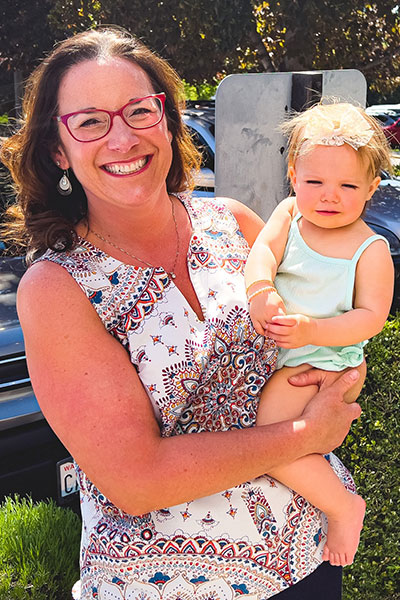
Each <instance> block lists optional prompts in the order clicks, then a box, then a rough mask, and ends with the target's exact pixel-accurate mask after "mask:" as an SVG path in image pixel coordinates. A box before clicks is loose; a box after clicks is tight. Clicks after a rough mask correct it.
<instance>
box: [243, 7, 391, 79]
mask: <svg viewBox="0 0 400 600" xmlns="http://www.w3.org/2000/svg"><path fill="white" fill-rule="evenodd" d="M255 15H256V18H257V21H258V23H259V33H260V36H261V38H262V41H263V44H264V45H265V47H266V49H267V52H268V53H269V56H270V58H271V63H272V65H273V69H274V70H277V71H292V70H308V69H340V68H356V69H359V70H360V71H362V72H363V73H364V75H365V76H366V78H367V79H368V80H369V81H370V82H371V84H372V85H373V87H375V88H377V89H381V90H382V91H383V90H385V89H388V88H390V86H393V84H394V83H395V85H396V82H395V80H396V77H397V73H398V70H399V65H400V19H399V13H398V3H397V0H379V1H376V2H366V1H365V0H352V1H351V2H348V0H318V2H317V1H315V0H273V1H271V2H261V3H259V4H258V6H256V7H255ZM397 85H398V84H397Z"/></svg>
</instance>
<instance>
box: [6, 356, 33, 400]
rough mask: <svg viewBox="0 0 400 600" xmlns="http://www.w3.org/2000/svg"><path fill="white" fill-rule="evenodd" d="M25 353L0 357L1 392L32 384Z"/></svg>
mask: <svg viewBox="0 0 400 600" xmlns="http://www.w3.org/2000/svg"><path fill="white" fill-rule="evenodd" d="M30 382H31V380H30V378H29V374H28V368H27V366H26V356H25V354H24V353H20V354H15V355H12V356H7V357H6V358H2V359H0V393H1V392H6V391H7V390H13V389H15V388H19V387H25V386H27V385H30Z"/></svg>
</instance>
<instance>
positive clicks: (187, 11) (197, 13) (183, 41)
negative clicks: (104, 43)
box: [50, 0, 256, 82]
mask: <svg viewBox="0 0 400 600" xmlns="http://www.w3.org/2000/svg"><path fill="white" fill-rule="evenodd" d="M77 5H79V9H78V8H77ZM252 9H253V7H252V3H251V2H250V1H249V0H163V1H159V0H147V2H143V1H142V0H140V1H139V0H94V1H92V0H83V1H78V2H77V1H76V0H59V1H58V2H56V5H55V7H54V9H53V10H52V12H51V14H50V20H51V23H52V26H53V27H54V28H56V29H57V31H58V32H62V33H68V31H71V29H72V31H74V32H75V31H78V30H82V29H85V28H86V27H87V26H90V25H93V24H94V23H96V24H103V23H114V24H116V25H120V26H123V27H124V28H126V29H127V30H128V31H130V32H131V33H133V34H134V35H136V36H138V37H139V38H141V39H142V40H143V41H144V43H146V44H147V45H149V46H150V47H151V48H152V49H153V50H156V51H157V52H158V53H159V54H160V55H161V56H163V58H166V59H167V60H169V61H170V62H171V64H172V65H173V66H174V67H175V68H176V69H177V70H178V72H179V74H180V75H181V76H182V77H184V78H185V79H186V80H188V81H191V82H201V81H204V80H212V79H213V78H214V77H215V75H216V74H217V73H218V72H230V71H232V70H233V69H234V68H237V66H238V52H237V48H238V47H239V46H247V44H248V38H249V37H250V35H251V30H253V31H254V33H255V32H256V21H255V18H254V16H253V11H252ZM61 17H63V18H64V23H65V22H66V23H68V25H67V26H65V25H63V21H62V18H61Z"/></svg>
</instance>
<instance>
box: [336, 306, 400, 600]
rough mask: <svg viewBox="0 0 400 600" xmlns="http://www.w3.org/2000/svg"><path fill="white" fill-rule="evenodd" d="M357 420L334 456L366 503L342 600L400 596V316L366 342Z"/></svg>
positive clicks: (387, 599)
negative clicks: (359, 408)
mask: <svg viewBox="0 0 400 600" xmlns="http://www.w3.org/2000/svg"><path fill="white" fill-rule="evenodd" d="M366 356H367V364H368V374H367V379H366V382H365V385H364V389H363V391H362V393H361V396H360V404H361V406H362V409H363V413H362V415H361V418H360V419H359V421H357V423H355V424H354V425H353V427H352V430H351V432H350V434H349V435H348V436H347V438H346V440H345V442H344V444H343V445H342V447H341V448H340V449H339V450H338V451H337V454H338V456H339V457H340V458H341V459H342V460H343V462H344V464H345V465H346V466H347V467H348V468H349V470H350V471H351V472H352V474H353V476H354V479H355V481H356V484H357V487H358V491H359V493H360V494H361V495H362V496H363V498H364V499H365V500H366V502H367V512H366V517H365V521H364V529H363V531H362V534H361V543H360V547H359V550H358V553H357V555H356V560H355V562H354V564H353V565H352V566H350V567H346V568H345V570H344V573H345V576H344V596H343V600H377V599H378V598H379V600H400V559H399V549H400V513H399V508H398V507H399V505H400V413H399V410H400V408H399V407H400V318H399V317H398V318H391V319H389V321H388V322H387V323H386V325H385V327H384V329H383V331H382V332H381V333H380V334H379V335H378V336H376V337H375V338H374V339H373V340H372V341H371V342H369V344H368V345H367V346H366Z"/></svg>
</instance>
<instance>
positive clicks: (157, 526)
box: [42, 195, 352, 600]
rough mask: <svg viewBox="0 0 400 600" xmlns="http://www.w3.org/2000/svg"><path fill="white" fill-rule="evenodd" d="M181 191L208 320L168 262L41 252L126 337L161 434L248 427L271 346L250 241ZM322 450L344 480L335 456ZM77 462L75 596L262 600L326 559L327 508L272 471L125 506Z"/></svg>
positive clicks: (92, 250) (82, 247)
mask: <svg viewBox="0 0 400 600" xmlns="http://www.w3.org/2000/svg"><path fill="white" fill-rule="evenodd" d="M179 198H180V200H181V201H182V202H183V203H184V205H185V207H186V210H187V212H188V214H189V217H190V219H191V222H192V228H193V234H192V238H191V242H190V247H189V251H188V257H187V261H188V269H189V273H190V277H191V279H192V283H193V286H194V288H195V290H196V293H197V296H198V298H199V301H200V305H201V307H202V311H203V315H204V321H200V320H199V319H198V318H197V316H196V314H195V313H194V311H193V310H192V308H191V307H190V305H189V304H188V303H187V301H186V299H185V298H184V296H183V295H182V294H181V292H180V291H179V289H178V288H177V287H175V286H174V283H173V280H171V279H170V278H169V276H168V275H167V274H166V272H165V271H164V270H163V269H162V268H138V267H135V266H131V265H126V264H124V263H121V262H120V261H118V260H116V259H114V258H112V257H111V256H109V255H107V254H105V253H104V252H103V251H101V250H99V249H98V248H96V247H95V246H93V245H92V244H91V243H89V242H88V241H87V240H84V239H80V241H79V245H78V247H77V248H75V249H74V250H73V251H71V252H62V253H59V252H58V253H55V252H52V251H48V252H47V253H46V254H45V255H44V256H43V257H42V260H43V259H45V260H51V261H54V262H56V263H58V264H61V265H62V266H63V267H64V268H65V269H67V270H68V272H69V273H70V274H71V275H72V277H73V278H74V279H75V280H76V281H77V283H78V284H79V285H80V287H81V288H82V290H83V292H84V293H85V294H86V295H87V297H88V298H89V299H90V301H91V303H92V305H93V307H94V309H95V310H96V311H97V313H98V315H99V317H100V318H101V320H102V321H103V323H104V327H106V329H107V330H108V331H109V332H110V334H111V335H113V336H115V337H116V338H117V339H118V340H119V341H120V342H121V344H123V345H124V347H125V348H126V349H127V351H128V352H129V354H130V357H131V361H132V363H133V365H134V367H135V368H136V369H137V372H138V374H139V377H140V379H141V381H142V383H143V385H144V387H145V389H146V390H147V393H148V395H149V398H150V401H151V402H152V405H153V407H154V412H155V415H156V417H157V419H158V422H159V425H160V429H161V432H162V435H163V436H172V435H180V434H182V433H196V432H200V431H219V430H227V429H232V428H236V429H240V428H244V427H252V426H253V425H254V424H255V419H256V412H257V403H258V399H259V394H260V390H261V388H262V387H263V385H264V384H265V383H266V381H267V380H268V378H269V376H270V375H271V374H272V371H273V368H274V364H275V360H276V349H275V346H274V345H273V343H272V342H270V341H268V340H266V341H264V338H263V337H261V336H259V335H258V334H257V333H256V332H255V331H254V329H253V327H252V324H251V320H250V318H249V314H248V311H247V302H246V294H245V285H244V278H243V268H244V264H245V261H246V258H247V255H248V252H249V248H248V245H247V243H246V241H245V239H244V237H243V235H242V233H241V231H240V230H239V227H238V223H237V221H236V220H235V218H234V216H233V215H232V213H231V212H230V211H229V210H228V209H227V208H226V207H225V206H224V205H223V204H222V203H220V202H218V201H217V200H210V199H194V198H191V197H189V196H186V195H181V196H179ZM104 443H107V442H106V441H105V442H104ZM329 459H330V461H331V463H332V466H333V468H334V469H335V470H336V472H337V474H338V475H339V476H340V477H341V479H342V480H344V481H345V483H346V484H347V485H348V487H350V488H351V486H352V481H351V478H350V476H349V474H348V473H347V471H346V470H345V469H344V467H343V466H342V465H341V463H340V462H339V461H338V459H336V458H335V457H334V456H333V455H330V456H329ZM77 471H78V477H79V481H80V487H81V509H82V518H83V532H82V544H81V596H80V597H81V600H89V599H90V600H92V599H98V600H162V599H167V598H168V600H178V599H180V600H191V599H198V600H200V599H201V600H217V599H218V600H234V599H238V598H239V596H240V597H241V596H245V597H246V598H248V599H249V600H256V599H257V600H265V599H267V598H270V597H271V596H273V595H275V594H277V593H279V592H280V591H283V590H284V589H286V588H287V587H288V586H290V585H293V584H295V583H296V582H297V581H299V580H300V579H302V578H303V577H305V576H306V575H308V574H310V573H311V572H312V571H313V570H314V569H315V568H316V567H317V566H318V565H319V564H320V561H321V554H322V548H323V544H324V541H325V530H326V523H325V519H322V518H321V514H320V512H319V511H318V510H317V509H315V508H314V507H312V506H311V505H310V504H309V503H308V502H307V501H306V500H304V499H303V498H302V497H300V496H299V495H297V494H295V493H294V492H292V491H291V490H289V489H287V488H285V487H284V486H283V485H282V484H280V483H278V482H276V481H275V480H273V479H272V478H270V477H268V476H266V475H265V476H262V477H259V478H257V479H256V480H253V481H247V482H244V483H243V484H242V485H239V486H237V487H235V488H232V489H228V490H221V491H220V492H219V493H217V494H214V495H212V496H209V497H206V498H200V499H198V500H194V501H188V502H186V503H184V504H181V505H179V506H172V507H165V508H164V509H163V510H155V511H154V512H151V513H148V514H144V515H140V516H132V515H129V514H127V513H125V512H123V511H122V510H120V509H118V508H117V507H116V506H115V505H113V504H112V503H111V502H110V501H109V500H108V499H107V498H106V497H104V495H103V494H102V493H101V491H100V490H98V489H97V488H96V487H95V486H94V485H93V483H91V481H89V479H88V478H87V477H86V475H85V474H84V473H83V472H82V471H81V470H80V469H79V466H77Z"/></svg>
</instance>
